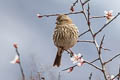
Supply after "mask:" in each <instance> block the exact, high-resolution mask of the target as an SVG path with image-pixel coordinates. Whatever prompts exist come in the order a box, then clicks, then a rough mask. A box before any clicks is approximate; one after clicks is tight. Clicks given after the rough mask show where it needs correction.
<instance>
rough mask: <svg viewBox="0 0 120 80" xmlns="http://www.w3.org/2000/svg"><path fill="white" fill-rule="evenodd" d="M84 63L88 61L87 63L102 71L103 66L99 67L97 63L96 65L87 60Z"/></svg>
mask: <svg viewBox="0 0 120 80" xmlns="http://www.w3.org/2000/svg"><path fill="white" fill-rule="evenodd" d="M84 63H87V64H89V65H91V66H93V67H94V68H96V69H97V70H100V71H102V69H101V68H99V67H97V66H96V65H94V64H92V63H90V62H88V61H85V62H84Z"/></svg>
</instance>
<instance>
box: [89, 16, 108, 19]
mask: <svg viewBox="0 0 120 80" xmlns="http://www.w3.org/2000/svg"><path fill="white" fill-rule="evenodd" d="M105 17H106V16H92V17H90V19H96V18H105Z"/></svg>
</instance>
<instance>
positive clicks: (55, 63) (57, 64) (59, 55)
mask: <svg viewBox="0 0 120 80" xmlns="http://www.w3.org/2000/svg"><path fill="white" fill-rule="evenodd" d="M63 51H64V50H63V49H61V48H58V51H57V55H56V58H55V61H54V64H53V66H57V67H59V66H60V64H61V57H62V53H63Z"/></svg>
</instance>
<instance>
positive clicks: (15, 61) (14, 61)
mask: <svg viewBox="0 0 120 80" xmlns="http://www.w3.org/2000/svg"><path fill="white" fill-rule="evenodd" d="M10 63H12V64H16V63H18V64H19V63H20V59H19V56H18V55H16V56H15V58H14V59H13V60H12V61H10Z"/></svg>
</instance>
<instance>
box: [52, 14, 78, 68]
mask: <svg viewBox="0 0 120 80" xmlns="http://www.w3.org/2000/svg"><path fill="white" fill-rule="evenodd" d="M56 21H57V22H56V27H55V30H54V34H53V41H54V44H55V46H56V47H57V48H58V51H57V55H56V58H55V61H54V64H53V66H57V67H59V66H60V64H61V56H62V53H63V51H64V50H68V49H70V48H72V47H73V46H74V45H75V44H76V43H77V40H78V28H77V27H76V26H75V24H73V23H72V19H71V18H70V17H68V16H67V15H64V14H61V15H59V16H58V17H57V19H56Z"/></svg>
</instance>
